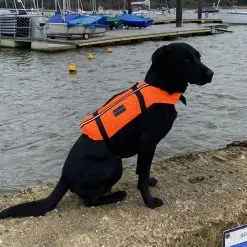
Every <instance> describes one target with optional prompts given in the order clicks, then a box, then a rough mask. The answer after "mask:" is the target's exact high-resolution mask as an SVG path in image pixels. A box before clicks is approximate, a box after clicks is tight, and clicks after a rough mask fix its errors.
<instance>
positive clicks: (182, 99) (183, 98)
mask: <svg viewBox="0 0 247 247" xmlns="http://www.w3.org/2000/svg"><path fill="white" fill-rule="evenodd" d="M179 100H181V101H182V103H183V104H184V105H187V101H186V98H185V97H184V96H183V95H182V94H181V96H180V98H179Z"/></svg>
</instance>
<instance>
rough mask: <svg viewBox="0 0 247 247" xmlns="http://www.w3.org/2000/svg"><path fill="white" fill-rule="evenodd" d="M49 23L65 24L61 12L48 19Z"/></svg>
mask: <svg viewBox="0 0 247 247" xmlns="http://www.w3.org/2000/svg"><path fill="white" fill-rule="evenodd" d="M48 22H49V23H65V21H64V19H63V16H62V15H61V13H60V12H56V13H55V15H53V16H51V17H50V18H49V19H48Z"/></svg>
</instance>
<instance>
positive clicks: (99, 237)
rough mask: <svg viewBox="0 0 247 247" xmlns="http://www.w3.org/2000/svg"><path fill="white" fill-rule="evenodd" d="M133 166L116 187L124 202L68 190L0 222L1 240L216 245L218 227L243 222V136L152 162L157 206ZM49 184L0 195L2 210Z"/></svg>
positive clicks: (246, 150) (58, 246)
mask: <svg viewBox="0 0 247 247" xmlns="http://www.w3.org/2000/svg"><path fill="white" fill-rule="evenodd" d="M134 168H135V167H134V166H131V167H128V168H126V169H125V172H124V176H123V178H122V180H121V182H120V183H119V184H118V185H117V186H116V188H115V189H118V188H121V189H125V190H126V191H127V193H128V196H127V199H126V200H125V201H124V202H121V203H118V204H115V205H108V206H102V207H94V208H85V207H84V206H83V205H82V204H81V202H80V200H79V199H78V198H77V197H76V196H75V195H73V194H70V193H68V194H67V195H66V196H65V197H64V198H63V200H62V201H61V202H60V203H59V205H58V207H57V209H56V210H54V211H52V212H49V213H47V215H46V216H41V217H38V218H25V219H8V220H2V221H0V246H4V247H17V246H25V247H29V246H30V247H35V246H45V247H65V246H66V247H67V246H68V247H76V246H78V247H79V246H80V247H83V246H87V247H91V246H92V247H99V246H105V247H106V246H109V247H111V246H112V247H116V246H129V247H130V246H137V247H138V246H142V247H143V246H162V247H164V246H172V247H173V246H183V247H187V246H189V247H191V246H200V247H203V246H205V247H209V246H212V247H216V246H220V244H221V234H222V231H223V230H226V229H228V228H231V227H233V226H237V225H239V224H240V225H241V224H247V197H246V195H247V141H245V143H244V142H242V143H235V144H232V145H229V146H227V147H225V148H222V149H218V150H212V151H206V152H201V153H196V154H190V155H187V156H180V157H175V158H172V159H169V160H165V161H163V162H160V163H157V164H155V165H154V166H153V170H152V173H153V175H154V176H155V177H156V178H157V179H158V181H159V182H158V184H157V186H156V187H155V188H152V189H151V190H152V193H153V195H158V196H159V197H161V198H163V199H165V200H166V205H165V206H163V207H161V208H158V209H155V210H150V209H148V208H146V207H144V205H143V201H142V199H141V197H140V194H139V192H138V190H137V189H136V183H137V177H136V175H135V172H134V171H135V169H134ZM53 186H54V185H52V184H50V185H43V186H38V187H35V188H28V189H26V190H25V191H23V192H22V193H17V194H9V195H1V196H0V210H1V209H3V208H4V207H6V206H9V205H13V204H16V203H19V202H22V201H26V200H33V199H38V198H42V197H45V196H46V195H48V194H49V192H50V191H51V190H52V188H53Z"/></svg>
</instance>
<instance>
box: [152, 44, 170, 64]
mask: <svg viewBox="0 0 247 247" xmlns="http://www.w3.org/2000/svg"><path fill="white" fill-rule="evenodd" d="M166 47H167V46H166V45H163V46H161V47H159V48H158V49H157V50H156V51H155V52H154V53H153V55H152V63H157V62H159V61H161V60H162V59H164V55H165V52H166Z"/></svg>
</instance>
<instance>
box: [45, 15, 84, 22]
mask: <svg viewBox="0 0 247 247" xmlns="http://www.w3.org/2000/svg"><path fill="white" fill-rule="evenodd" d="M79 17H80V18H83V17H84V16H81V15H79V14H76V13H69V14H67V15H62V14H61V12H56V13H55V15H53V16H51V17H50V18H49V20H48V22H49V23H67V22H69V21H71V20H74V19H76V18H79Z"/></svg>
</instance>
